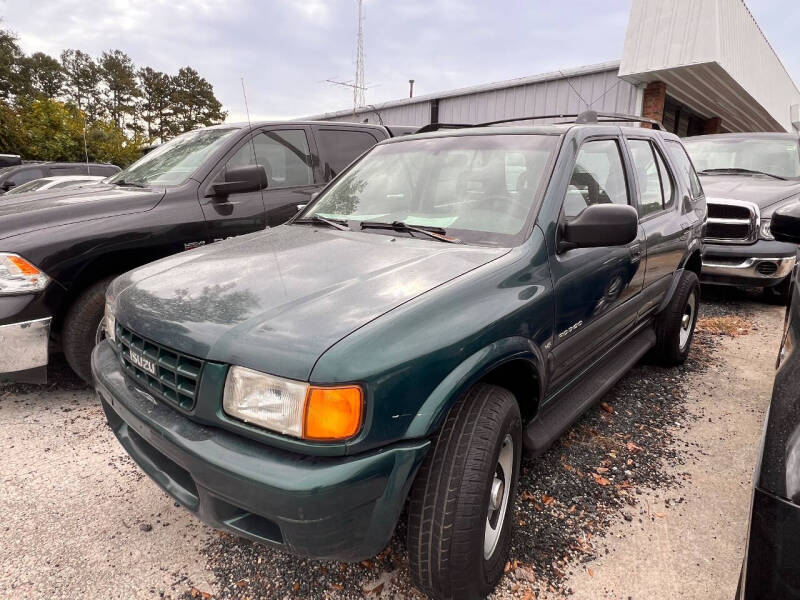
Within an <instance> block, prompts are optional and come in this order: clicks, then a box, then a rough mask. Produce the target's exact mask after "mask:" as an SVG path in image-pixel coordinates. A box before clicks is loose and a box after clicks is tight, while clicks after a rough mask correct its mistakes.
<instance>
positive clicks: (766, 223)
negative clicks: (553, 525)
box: [759, 218, 775, 240]
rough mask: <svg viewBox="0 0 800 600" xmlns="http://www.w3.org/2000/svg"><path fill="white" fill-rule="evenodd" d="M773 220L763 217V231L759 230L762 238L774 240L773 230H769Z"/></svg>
mask: <svg viewBox="0 0 800 600" xmlns="http://www.w3.org/2000/svg"><path fill="white" fill-rule="evenodd" d="M771 222H772V220H771V219H763V218H762V219H761V231H759V237H760V238H761V239H762V240H774V239H775V236H773V235H772V232H771V231H770V230H769V225H770V223H771Z"/></svg>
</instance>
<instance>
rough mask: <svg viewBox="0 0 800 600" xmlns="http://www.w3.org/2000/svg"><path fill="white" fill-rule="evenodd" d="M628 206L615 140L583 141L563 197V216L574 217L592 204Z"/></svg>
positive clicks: (620, 157)
mask: <svg viewBox="0 0 800 600" xmlns="http://www.w3.org/2000/svg"><path fill="white" fill-rule="evenodd" d="M611 202H613V203H614V204H629V201H628V188H627V184H626V182H625V168H624V167H623V165H622V156H621V154H620V149H619V144H618V143H617V142H616V141H615V140H596V141H589V142H586V143H585V144H584V145H583V146H582V147H581V149H580V151H579V152H578V158H577V160H576V161H575V168H574V169H573V171H572V178H571V179H570V182H569V187H568V188H567V195H566V197H565V198H564V211H563V212H564V216H565V217H566V218H572V217H576V216H578V215H579V214H580V213H581V212H582V211H583V209H585V208H586V207H587V206H590V205H592V204H608V203H611Z"/></svg>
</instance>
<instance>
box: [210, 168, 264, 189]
mask: <svg viewBox="0 0 800 600" xmlns="http://www.w3.org/2000/svg"><path fill="white" fill-rule="evenodd" d="M266 187H267V172H266V170H264V167H262V166H261V165H245V166H243V167H233V168H231V169H227V170H226V171H225V181H223V182H222V183H215V184H214V185H212V186H211V189H212V191H213V195H214V196H219V197H225V196H228V195H229V194H244V193H246V192H257V191H258V190H263V189H264V188H266Z"/></svg>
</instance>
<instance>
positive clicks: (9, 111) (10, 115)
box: [0, 101, 25, 154]
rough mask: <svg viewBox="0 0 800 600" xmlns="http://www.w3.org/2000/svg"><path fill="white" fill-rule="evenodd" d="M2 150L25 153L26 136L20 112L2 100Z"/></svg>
mask: <svg viewBox="0 0 800 600" xmlns="http://www.w3.org/2000/svg"><path fill="white" fill-rule="evenodd" d="M0 152H4V153H10V154H25V136H24V134H23V130H22V123H21V121H20V117H19V113H18V112H17V111H16V110H15V109H14V108H12V107H11V106H9V105H7V104H6V103H4V102H2V101H0Z"/></svg>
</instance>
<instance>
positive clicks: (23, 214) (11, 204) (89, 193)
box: [0, 183, 164, 239]
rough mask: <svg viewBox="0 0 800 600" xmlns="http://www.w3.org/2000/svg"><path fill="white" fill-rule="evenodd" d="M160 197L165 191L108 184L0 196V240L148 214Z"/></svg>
mask: <svg viewBox="0 0 800 600" xmlns="http://www.w3.org/2000/svg"><path fill="white" fill-rule="evenodd" d="M163 197H164V189H140V188H133V187H120V186H117V185H111V184H108V183H98V184H96V185H89V186H85V187H81V188H77V189H65V190H45V191H43V192H33V193H30V194H19V195H16V194H11V195H4V196H0V239H2V238H6V237H9V236H12V235H18V234H20V233H26V232H28V231H34V230H37V229H45V228H48V227H56V226H58V225H66V224H68V223H77V222H80V221H86V220H89V219H100V218H103V217H109V216H114V215H117V214H124V213H131V212H142V211H145V210H150V209H151V208H153V207H154V206H155V205H156V204H158V202H159V200H161V198H163Z"/></svg>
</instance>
